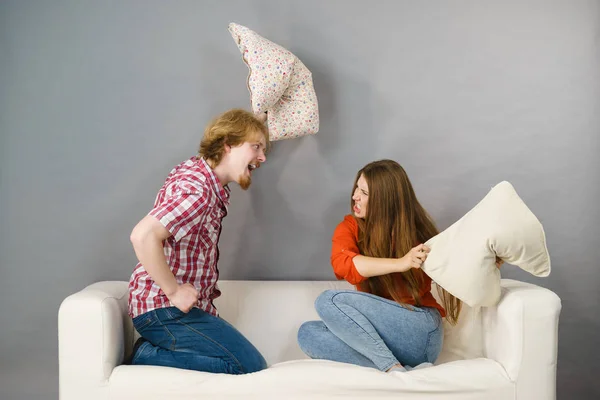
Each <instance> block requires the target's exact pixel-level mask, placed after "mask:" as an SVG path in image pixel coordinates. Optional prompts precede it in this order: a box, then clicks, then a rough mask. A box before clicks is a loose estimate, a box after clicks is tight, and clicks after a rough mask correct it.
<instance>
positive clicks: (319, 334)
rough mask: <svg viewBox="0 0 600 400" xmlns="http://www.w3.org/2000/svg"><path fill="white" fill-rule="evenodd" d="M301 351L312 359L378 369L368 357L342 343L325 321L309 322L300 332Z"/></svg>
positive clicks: (303, 325) (302, 326)
mask: <svg viewBox="0 0 600 400" xmlns="http://www.w3.org/2000/svg"><path fill="white" fill-rule="evenodd" d="M298 344H299V345H300V349H302V351H303V352H304V354H306V355H307V356H309V357H310V358H316V359H320V360H331V361H339V362H344V363H348V364H355V365H361V366H363V367H370V368H377V366H376V365H375V364H373V362H372V361H371V360H369V359H368V358H367V357H365V356H363V355H362V354H360V353H359V352H358V351H356V350H354V349H353V348H352V347H350V346H348V345H347V344H346V343H344V342H342V340H341V339H340V338H338V337H337V336H335V335H334V334H333V333H331V331H330V330H329V329H328V328H327V326H325V324H324V323H323V321H308V322H305V323H303V324H302V325H301V326H300V329H299V330H298Z"/></svg>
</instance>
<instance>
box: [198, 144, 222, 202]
mask: <svg viewBox="0 0 600 400" xmlns="http://www.w3.org/2000/svg"><path fill="white" fill-rule="evenodd" d="M196 158H197V160H198V161H197V164H198V166H199V167H200V170H201V171H202V174H203V175H204V176H205V177H206V178H207V179H208V181H209V182H210V186H211V187H212V189H213V190H214V192H215V193H216V194H217V196H219V198H220V199H221V201H222V202H223V203H225V205H229V194H230V193H231V189H229V186H228V185H226V186H225V187H223V185H221V182H220V181H219V178H218V177H217V175H216V174H215V172H214V171H213V169H212V168H211V167H210V165H208V162H206V160H205V159H204V158H203V157H200V156H198V157H196Z"/></svg>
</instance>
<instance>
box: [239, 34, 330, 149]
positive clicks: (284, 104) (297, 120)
mask: <svg viewBox="0 0 600 400" xmlns="http://www.w3.org/2000/svg"><path fill="white" fill-rule="evenodd" d="M229 32H230V33H231V36H233V38H234V40H235V41H236V44H237V46H238V48H239V49H240V52H241V53H242V57H243V59H244V62H245V63H246V65H247V66H248V69H249V70H250V72H249V74H248V90H249V91H250V101H251V104H252V110H253V111H254V113H256V114H260V113H263V112H267V124H268V127H269V136H270V139H271V140H280V139H291V138H296V137H300V136H305V135H313V134H315V133H317V131H318V130H319V107H318V103H317V95H316V93H315V89H314V86H313V81H312V74H311V72H310V71H309V70H308V68H306V66H305V65H304V64H303V63H302V61H300V60H299V59H298V57H296V56H295V55H294V54H292V53H291V52H290V51H288V50H286V49H284V48H283V47H281V46H279V45H277V44H275V43H273V42H271V41H269V40H267V39H265V38H263V37H262V36H260V35H259V34H257V33H256V32H254V31H252V30H251V29H248V28H246V27H245V26H242V25H238V24H235V23H231V24H229Z"/></svg>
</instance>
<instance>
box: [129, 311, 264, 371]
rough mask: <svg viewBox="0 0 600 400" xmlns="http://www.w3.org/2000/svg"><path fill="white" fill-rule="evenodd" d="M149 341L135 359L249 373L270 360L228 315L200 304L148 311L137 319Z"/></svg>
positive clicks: (200, 368) (135, 324)
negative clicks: (215, 313) (185, 309)
mask: <svg viewBox="0 0 600 400" xmlns="http://www.w3.org/2000/svg"><path fill="white" fill-rule="evenodd" d="M133 325H134V326H135V329H136V330H137V331H138V332H139V334H140V335H141V336H142V338H143V339H145V341H144V342H143V343H142V344H141V345H140V346H139V347H138V349H137V351H136V353H135V354H134V355H133V359H132V360H131V363H132V364H134V365H159V366H163V367H175V368H184V369H192V370H196V371H205V372H214V373H225V374H245V373H249V372H256V371H260V370H262V369H264V368H266V367H267V363H266V361H265V359H264V358H263V356H262V355H261V354H260V353H259V351H258V350H257V349H256V348H255V347H254V346H253V345H252V343H250V342H249V341H248V339H246V338H245V337H244V336H243V335H242V334H241V333H240V332H238V330H237V329H235V328H234V327H233V326H232V325H230V324H229V323H228V322H227V321H225V320H224V319H221V318H219V317H215V316H213V315H211V314H209V313H207V312H204V311H202V310H200V309H198V308H193V309H192V310H191V311H190V312H189V313H187V314H186V313H183V312H182V311H180V310H179V309H178V308H176V307H167V308H159V309H156V310H152V311H148V312H147V313H144V314H142V315H139V316H137V317H135V318H134V319H133Z"/></svg>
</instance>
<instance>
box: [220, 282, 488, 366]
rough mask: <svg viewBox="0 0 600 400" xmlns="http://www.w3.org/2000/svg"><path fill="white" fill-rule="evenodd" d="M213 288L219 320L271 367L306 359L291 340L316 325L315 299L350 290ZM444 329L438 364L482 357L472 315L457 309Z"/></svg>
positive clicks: (281, 285)
mask: <svg viewBox="0 0 600 400" xmlns="http://www.w3.org/2000/svg"><path fill="white" fill-rule="evenodd" d="M219 288H220V290H221V292H222V295H221V297H219V298H218V299H217V300H216V301H215V306H216V307H217V309H218V310H219V313H220V315H221V317H222V318H224V319H225V320H227V321H228V322H230V323H231V324H233V325H234V326H235V327H236V328H237V329H238V330H239V331H240V332H242V333H243V334H244V336H246V337H247V338H248V340H250V342H251V343H253V344H254V345H255V346H256V347H257V348H258V350H259V351H260V352H261V353H262V354H263V356H264V357H265V359H266V360H267V362H268V363H269V365H272V364H275V363H278V362H283V361H289V360H295V359H302V358H307V356H305V355H304V353H303V352H302V351H301V350H300V348H299V347H298V343H297V340H296V337H297V333H298V328H299V327H300V325H302V323H303V322H305V321H310V320H317V319H319V317H318V315H317V313H316V311H315V309H314V301H315V299H316V298H317V296H318V295H319V294H321V293H322V292H323V291H324V290H327V289H352V288H353V287H352V285H350V284H348V283H347V282H345V281H312V282H311V281H220V282H219ZM436 289H437V288H435V287H434V289H433V293H434V295H435V296H437V290H436ZM444 324H445V335H444V349H443V351H442V354H441V355H440V357H439V362H447V361H452V360H456V359H468V358H477V357H482V356H483V335H482V332H481V313H480V311H479V310H478V309H471V308H469V307H468V306H466V305H463V311H462V312H461V316H460V319H459V323H458V324H457V325H456V326H451V325H450V324H448V322H446V320H444Z"/></svg>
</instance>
